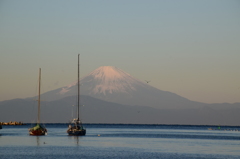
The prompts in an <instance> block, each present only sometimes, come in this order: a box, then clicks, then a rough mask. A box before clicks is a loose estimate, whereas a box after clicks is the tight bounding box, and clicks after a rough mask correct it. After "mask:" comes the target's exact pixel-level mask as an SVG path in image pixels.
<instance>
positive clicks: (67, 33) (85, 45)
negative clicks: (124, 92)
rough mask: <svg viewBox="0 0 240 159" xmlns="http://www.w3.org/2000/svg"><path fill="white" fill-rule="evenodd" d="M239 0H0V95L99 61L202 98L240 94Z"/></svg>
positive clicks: (235, 98)
mask: <svg viewBox="0 0 240 159" xmlns="http://www.w3.org/2000/svg"><path fill="white" fill-rule="evenodd" d="M239 8H240V1H237V0H232V1H227V0H222V1H217V0H212V1H207V0H203V1H190V0H183V1H176V0H175V1H155V0H152V1H143V0H133V1H107V0H103V1H77V0H72V1H57V0H52V1H30V0H22V1H16V0H15V1H6V0H2V1H1V2H0V23H1V25H0V34H1V36H0V41H1V43H0V52H1V58H0V64H1V67H0V73H1V83H0V94H1V96H0V101H3V100H9V99H14V98H27V97H33V96H35V95H36V93H35V92H36V89H37V80H38V68H40V67H41V68H42V93H44V92H48V91H50V90H54V89H57V88H60V87H63V86H66V85H69V84H71V83H73V82H74V81H76V79H77V54H79V53H80V54H81V57H80V58H81V77H84V76H86V75H87V74H89V73H90V72H92V71H94V70H95V69H97V68H98V67H100V66H116V67H117V68H119V69H121V70H123V71H125V72H127V73H129V74H131V75H132V76H133V77H135V78H137V79H139V80H141V81H145V80H148V81H151V82H150V83H148V84H150V85H151V86H153V87H156V88H158V89H160V90H164V91H169V92H173V93H176V94H178V95H180V96H182V97H184V98H187V99H189V100H192V101H198V102H203V103H225V102H227V103H236V102H240V98H239V97H240V83H239V81H240V72H239V68H240V62H239V59H240V30H239V28H240V18H239V17H240V10H239Z"/></svg>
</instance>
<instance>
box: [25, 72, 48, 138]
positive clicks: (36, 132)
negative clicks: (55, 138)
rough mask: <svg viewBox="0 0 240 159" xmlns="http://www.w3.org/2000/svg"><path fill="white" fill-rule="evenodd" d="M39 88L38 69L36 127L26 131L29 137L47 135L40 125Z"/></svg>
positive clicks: (43, 127)
mask: <svg viewBox="0 0 240 159" xmlns="http://www.w3.org/2000/svg"><path fill="white" fill-rule="evenodd" d="M40 88H41V68H39V88H38V119H37V123H36V125H35V126H34V127H32V128H29V129H28V131H29V135H33V136H40V135H46V134H47V129H46V128H45V126H43V125H42V124H40Z"/></svg>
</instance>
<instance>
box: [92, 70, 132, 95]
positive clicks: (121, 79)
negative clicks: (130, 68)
mask: <svg viewBox="0 0 240 159" xmlns="http://www.w3.org/2000/svg"><path fill="white" fill-rule="evenodd" d="M89 75H91V76H93V77H94V79H95V80H96V81H97V82H96V85H95V87H94V90H93V92H94V93H95V94H96V93H103V94H106V92H107V91H108V92H109V93H112V92H113V91H118V92H127V89H132V90H134V88H133V86H132V84H131V83H132V82H133V81H134V80H136V79H133V77H132V76H131V75H129V74H128V73H126V72H124V71H122V70H121V69H119V68H117V67H114V66H101V67H99V68H97V69H96V70H94V71H93V72H91V73H90V74H89Z"/></svg>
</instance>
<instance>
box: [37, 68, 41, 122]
mask: <svg viewBox="0 0 240 159" xmlns="http://www.w3.org/2000/svg"><path fill="white" fill-rule="evenodd" d="M40 93H41V68H39V86H38V119H37V123H40Z"/></svg>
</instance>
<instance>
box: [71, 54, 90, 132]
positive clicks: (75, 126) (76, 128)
mask: <svg viewBox="0 0 240 159" xmlns="http://www.w3.org/2000/svg"><path fill="white" fill-rule="evenodd" d="M79 56H80V55H79V54H78V82H77V85H78V107H77V118H74V119H73V120H72V122H71V123H69V126H68V130H67V133H68V135H70V136H84V135H85V134H86V129H85V128H84V127H83V125H82V122H81V121H80V119H79V103H80V81H79V80H80V79H79Z"/></svg>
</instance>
